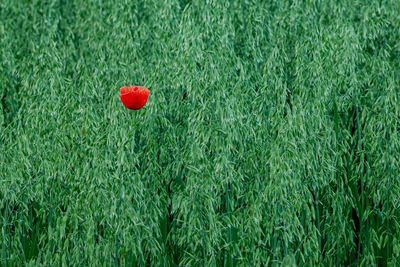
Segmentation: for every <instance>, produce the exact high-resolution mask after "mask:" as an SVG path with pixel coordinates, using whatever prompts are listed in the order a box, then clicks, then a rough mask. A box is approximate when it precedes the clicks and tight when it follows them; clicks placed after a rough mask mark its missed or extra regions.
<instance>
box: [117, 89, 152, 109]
mask: <svg viewBox="0 0 400 267" xmlns="http://www.w3.org/2000/svg"><path fill="white" fill-rule="evenodd" d="M149 94H150V91H149V90H148V89H147V88H146V87H143V86H135V87H134V86H132V85H131V86H129V87H121V89H120V98H121V101H122V104H124V106H125V107H126V108H128V109H141V108H142V107H144V105H145V104H146V102H147V98H148V97H149Z"/></svg>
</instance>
